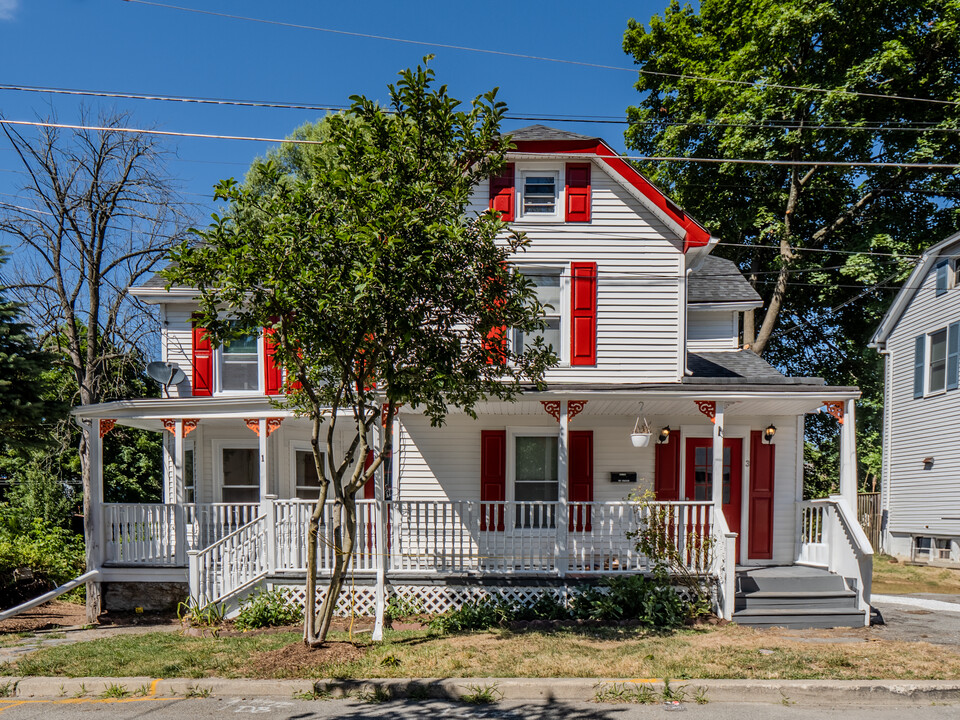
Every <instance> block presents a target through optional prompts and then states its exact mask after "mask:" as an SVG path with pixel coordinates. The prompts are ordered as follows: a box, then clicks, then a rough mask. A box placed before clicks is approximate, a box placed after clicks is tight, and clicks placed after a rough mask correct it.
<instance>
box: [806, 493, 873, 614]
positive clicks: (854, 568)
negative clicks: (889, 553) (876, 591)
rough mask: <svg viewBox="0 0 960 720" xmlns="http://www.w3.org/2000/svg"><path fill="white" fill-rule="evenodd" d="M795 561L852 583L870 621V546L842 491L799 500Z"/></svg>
mask: <svg viewBox="0 0 960 720" xmlns="http://www.w3.org/2000/svg"><path fill="white" fill-rule="evenodd" d="M798 515H799V517H798V520H797V526H798V530H799V547H798V551H797V564H798V565H810V566H813V567H821V568H824V569H826V570H829V571H830V572H832V573H836V574H837V575H840V576H841V577H843V578H846V579H847V580H849V581H852V584H853V585H854V586H855V587H853V588H851V589H852V590H855V591H856V593H857V607H858V608H859V609H860V610H863V611H864V624H865V625H869V624H870V592H871V588H872V582H873V546H872V545H871V544H870V540H869V539H868V538H867V535H866V533H865V532H864V531H863V528H862V527H860V523H859V522H857V516H856V513H855V512H854V510H853V508H851V507H850V505H849V503H847V501H846V500H845V499H844V497H843V496H842V495H831V496H830V497H829V498H824V499H821V500H809V501H806V502H802V503H800V504H799V507H798Z"/></svg>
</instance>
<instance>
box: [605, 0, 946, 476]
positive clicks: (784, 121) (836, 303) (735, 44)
mask: <svg viewBox="0 0 960 720" xmlns="http://www.w3.org/2000/svg"><path fill="white" fill-rule="evenodd" d="M624 50H625V51H626V52H627V53H629V54H630V55H632V56H633V58H634V60H635V62H636V63H637V64H638V65H639V66H640V69H641V74H640V75H639V79H638V81H637V84H636V87H637V90H639V91H640V92H641V98H640V101H639V102H638V104H637V105H636V106H634V107H631V108H629V109H628V110H627V114H628V120H629V122H630V126H629V129H628V130H627V132H626V141H627V145H628V147H630V148H632V149H633V150H635V151H637V152H639V153H641V154H643V155H645V156H671V157H673V156H687V157H700V158H723V159H728V160H733V159H736V160H740V159H747V160H754V161H761V162H760V163H759V164H743V163H695V162H658V163H653V162H646V163H641V164H642V169H643V171H644V172H645V173H646V174H648V175H649V176H651V177H652V179H653V180H654V181H655V182H657V183H659V184H660V185H661V186H663V187H664V188H665V189H667V191H668V192H669V193H670V194H671V195H672V196H673V197H675V198H676V199H677V200H678V201H679V202H680V203H681V204H683V205H684V206H685V207H686V209H687V210H689V211H690V212H691V213H692V214H693V215H694V216H696V217H697V218H698V219H700V220H701V221H703V222H705V223H706V224H707V225H708V226H709V227H710V228H711V229H712V230H713V231H714V232H715V233H716V234H718V235H719V236H720V237H721V239H722V241H723V242H725V243H732V244H734V245H736V246H739V247H721V248H719V249H718V254H721V255H726V256H727V257H730V258H731V259H734V260H736V261H737V262H738V263H739V264H740V267H741V268H743V269H744V270H745V271H746V272H747V274H748V276H749V278H750V280H751V282H752V283H753V284H754V285H755V287H756V288H757V290H758V291H759V292H760V294H761V296H762V297H763V299H764V308H763V315H762V319H761V320H760V322H759V323H758V325H759V326H758V327H757V328H756V331H755V330H754V325H753V321H752V318H748V321H747V322H746V323H745V328H744V341H745V343H746V344H749V345H750V346H751V347H752V348H753V349H754V350H755V351H756V352H758V353H763V354H764V355H765V356H766V357H767V358H768V359H769V360H771V361H772V362H774V363H775V364H777V365H779V366H780V367H782V368H783V369H785V370H786V371H788V372H791V373H795V374H813V375H818V376H821V377H824V378H826V379H827V380H828V381H829V382H831V383H833V384H858V385H860V386H861V388H862V389H863V391H864V401H863V403H862V405H861V408H862V410H863V412H862V413H861V415H860V417H859V420H860V423H859V424H860V442H861V447H862V448H863V450H864V452H862V453H861V459H862V460H863V461H864V462H862V467H863V469H864V473H865V474H866V475H871V474H872V475H875V474H876V473H878V472H879V453H877V452H875V449H876V446H877V443H878V442H879V423H880V417H879V412H878V410H879V407H880V404H881V390H882V373H881V372H880V367H879V365H880V363H879V358H878V356H877V355H876V354H875V353H874V352H873V351H870V350H868V349H867V342H868V340H869V337H870V335H871V333H872V331H873V329H874V328H875V327H876V325H877V323H878V322H879V320H880V317H881V316H882V314H883V312H884V311H885V310H886V308H887V306H888V304H889V302H890V301H891V300H892V298H893V295H894V292H895V289H896V287H897V286H898V285H899V283H900V282H902V280H903V279H904V278H905V277H906V275H907V273H908V272H909V270H910V267H911V263H910V262H909V261H908V260H907V259H906V257H907V256H909V255H914V254H916V253H918V252H919V251H920V250H922V249H923V248H924V247H925V246H927V245H929V244H931V243H932V242H935V241H936V240H938V239H940V238H942V237H943V236H944V235H945V234H947V233H948V232H950V231H952V230H954V229H956V227H957V225H958V221H957V214H956V212H955V199H956V198H957V197H958V193H960V182H958V178H957V176H956V174H955V173H953V172H950V171H944V170H929V169H911V168H905V167H869V168H868V167H865V166H857V167H847V166H835V165H829V164H827V163H829V162H837V161H839V162H847V163H875V162H885V163H921V164H922V163H957V162H960V134H958V133H957V131H956V128H957V127H958V125H957V122H958V120H960V105H958V104H957V101H958V100H960V3H958V2H957V1H956V0H936V1H934V2H930V1H929V0H890V1H888V2H872V1H867V0H826V1H823V0H703V2H701V3H700V6H699V9H694V8H693V7H691V6H690V5H685V6H683V7H681V6H680V5H679V4H678V3H677V2H672V3H671V4H670V5H669V6H668V7H667V8H666V10H665V11H664V12H663V14H662V15H658V16H655V17H653V18H652V19H651V20H650V22H649V23H648V24H647V25H645V26H644V25H642V24H640V23H638V22H636V21H633V20H631V21H630V24H629V27H628V30H627V32H626V34H625V36H624ZM904 98H917V99H913V100H911V99H904ZM944 101H945V102H944ZM763 161H787V162H786V164H773V163H768V162H763ZM755 246H774V248H775V249H774V250H773V251H771V250H770V249H767V248H760V247H755ZM811 249H815V250H821V251H822V250H827V251H831V252H826V253H824V252H809V250H811ZM871 253H872V254H871ZM883 253H887V254H883ZM830 422H831V421H829V420H815V421H813V422H811V423H810V424H809V425H808V437H809V438H810V439H812V440H813V441H814V442H816V443H818V444H821V443H822V444H825V445H826V446H829V445H830V443H831V442H832V440H831V437H832V436H833V435H834V434H835V429H833V430H831V428H830V427H829V425H830ZM827 455H829V456H831V457H833V456H834V453H833V452H828V453H827Z"/></svg>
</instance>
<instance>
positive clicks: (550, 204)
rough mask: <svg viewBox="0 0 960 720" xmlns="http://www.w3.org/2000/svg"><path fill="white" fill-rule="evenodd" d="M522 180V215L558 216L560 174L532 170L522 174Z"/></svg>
mask: <svg viewBox="0 0 960 720" xmlns="http://www.w3.org/2000/svg"><path fill="white" fill-rule="evenodd" d="M521 178H522V183H521V186H520V187H521V193H522V199H521V205H520V210H521V214H522V215H526V216H529V217H550V216H556V214H557V198H558V187H559V179H558V178H559V173H557V172H556V171H551V170H530V171H527V172H524V173H522V174H521Z"/></svg>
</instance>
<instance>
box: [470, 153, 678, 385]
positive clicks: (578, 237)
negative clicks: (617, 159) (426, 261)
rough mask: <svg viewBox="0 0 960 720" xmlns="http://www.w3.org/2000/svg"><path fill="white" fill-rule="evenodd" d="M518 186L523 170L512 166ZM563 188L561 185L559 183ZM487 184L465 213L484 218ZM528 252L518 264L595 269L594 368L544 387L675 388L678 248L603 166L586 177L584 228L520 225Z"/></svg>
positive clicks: (550, 376)
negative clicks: (578, 384) (560, 384)
mask: <svg viewBox="0 0 960 720" xmlns="http://www.w3.org/2000/svg"><path fill="white" fill-rule="evenodd" d="M516 169H517V177H518V181H517V182H518V183H519V177H520V173H521V172H522V170H523V162H522V161H520V160H517V161H516ZM561 183H562V177H561ZM488 205H489V187H488V183H486V182H483V183H481V184H480V185H479V186H478V187H477V189H476V191H475V193H474V196H473V202H472V204H471V206H470V211H469V212H470V213H480V212H485V211H486V210H487V207H488ZM517 228H518V229H520V230H523V232H524V233H526V235H527V237H528V238H529V239H530V241H531V242H530V246H529V247H528V248H527V249H526V251H525V252H523V253H521V254H519V255H518V256H517V257H516V260H517V261H518V262H521V263H523V264H530V265H540V266H546V267H549V266H551V265H563V266H567V267H569V263H571V262H595V263H597V271H598V274H599V279H598V282H597V364H596V365H595V366H576V367H560V368H554V369H553V370H551V371H550V372H548V373H547V381H548V382H614V383H615V382H637V383H642V382H676V381H678V380H679V379H680V377H681V376H682V368H683V366H684V364H685V363H684V362H681V358H680V346H681V345H682V339H683V338H682V336H681V333H682V329H681V326H682V320H683V318H682V314H681V309H680V308H681V302H682V301H683V297H682V294H681V284H680V278H681V276H682V273H683V241H682V240H681V239H679V238H677V237H676V235H674V234H673V232H672V231H670V230H669V229H668V228H667V227H666V226H665V225H664V223H663V222H662V221H661V220H660V219H659V218H657V217H656V216H655V215H654V214H653V213H651V212H650V211H649V210H648V209H647V208H646V207H645V206H644V205H643V204H641V203H640V201H638V200H637V199H636V198H634V197H633V196H632V195H630V194H629V193H628V192H627V191H626V190H625V189H624V188H623V187H622V186H621V185H620V184H619V183H617V182H616V181H614V180H613V178H611V177H610V176H609V175H608V174H607V171H606V170H605V168H604V166H602V165H600V164H598V163H594V164H593V167H592V173H591V221H590V222H589V223H563V222H556V221H554V222H544V223H542V224H539V223H536V222H531V221H530V219H529V218H527V219H526V220H524V221H523V222H522V223H518V224H517Z"/></svg>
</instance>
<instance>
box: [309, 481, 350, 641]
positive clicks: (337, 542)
mask: <svg viewBox="0 0 960 720" xmlns="http://www.w3.org/2000/svg"><path fill="white" fill-rule="evenodd" d="M356 537H357V503H356V498H355V496H354V495H353V494H350V493H347V494H345V495H344V498H343V500H342V501H340V502H338V503H337V504H335V505H334V531H333V542H334V553H335V560H334V563H333V572H332V574H331V576H330V583H329V585H328V586H327V594H326V597H324V598H323V605H322V606H321V607H320V617H319V624H320V629H319V631H318V633H317V639H316V641H315V643H314V644H316V645H322V644H323V643H325V642H326V641H327V635H328V633H329V632H330V625H331V623H332V622H333V613H334V611H335V610H336V608H337V600H338V599H339V598H340V592H341V591H342V590H343V581H344V578H346V576H347V570H348V569H349V567H350V562H351V561H352V560H353V548H354V544H355V542H356Z"/></svg>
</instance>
